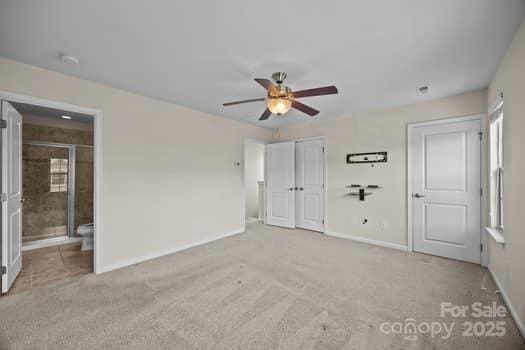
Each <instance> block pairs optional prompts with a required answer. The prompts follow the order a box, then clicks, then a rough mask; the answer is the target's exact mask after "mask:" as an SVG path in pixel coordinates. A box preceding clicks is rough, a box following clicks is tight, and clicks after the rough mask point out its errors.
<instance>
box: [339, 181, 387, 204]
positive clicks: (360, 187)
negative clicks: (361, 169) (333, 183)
mask: <svg viewBox="0 0 525 350" xmlns="http://www.w3.org/2000/svg"><path fill="white" fill-rule="evenodd" d="M346 188H351V189H356V190H358V192H349V193H348V195H349V196H359V200H360V201H364V200H365V198H366V196H370V195H371V194H372V192H366V190H367V189H368V190H376V189H380V188H381V186H379V185H359V184H351V185H346Z"/></svg>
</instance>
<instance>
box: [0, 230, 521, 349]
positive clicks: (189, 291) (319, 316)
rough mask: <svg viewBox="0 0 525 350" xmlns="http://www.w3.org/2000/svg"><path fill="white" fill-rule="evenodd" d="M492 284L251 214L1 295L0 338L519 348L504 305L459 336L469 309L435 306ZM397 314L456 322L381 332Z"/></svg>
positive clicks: (120, 343) (118, 345) (473, 274)
mask: <svg viewBox="0 0 525 350" xmlns="http://www.w3.org/2000/svg"><path fill="white" fill-rule="evenodd" d="M495 291H496V287H495V285H494V283H493V282H492V281H491V279H490V277H488V275H487V273H486V270H485V269H482V268H481V267H479V266H476V265H473V264H468V263H461V262H457V261H453V260H447V259H442V258H438V257H432V256H428V255H423V254H416V253H412V254H408V253H404V252H400V251H396V250H391V249H386V248H380V247H375V246H370V245H366V244H362V243H357V242H352V241H347V240H343V239H339V238H333V237H328V236H325V235H322V234H318V233H313V232H308V231H303V230H286V229H280V228H272V227H265V226H263V225H261V224H251V225H249V227H248V230H247V232H246V233H244V234H240V235H237V236H233V237H230V238H226V239H222V240H219V241H215V242H212V243H209V244H206V245H203V246H199V247H196V248H193V249H189V250H186V251H183V252H179V253H176V254H172V255H169V256H166V257H162V258H159V259H156V260H151V261H148V262H144V263H141V264H138V265H134V266H130V267H127V268H123V269H120V270H117V271H113V272H109V273H106V274H103V275H98V276H96V275H93V274H90V275H84V276H81V277H70V278H68V279H67V280H64V281H61V282H58V283H55V284H53V285H49V286H44V287H39V288H34V289H32V290H31V291H27V292H22V293H20V294H15V295H10V296H7V297H5V298H0V349H374V350H376V349H523V348H525V343H524V341H523V339H522V338H521V337H520V335H519V333H518V331H517V329H516V327H515V325H514V324H513V322H512V320H511V319H510V317H508V316H507V317H505V318H502V319H498V321H503V322H505V335H504V336H502V337H477V336H474V337H464V336H462V331H463V328H462V323H463V322H465V321H469V320H471V321H472V320H474V319H472V318H470V317H467V318H465V319H463V318H460V319H453V318H450V317H447V318H441V317H440V303H441V302H452V303H454V304H458V305H470V304H472V303H473V302H476V301H479V302H482V303H484V304H490V303H492V302H496V303H498V304H501V302H500V300H499V296H498V295H497V294H496V293H495ZM407 318H413V319H414V320H415V322H418V323H419V322H447V323H448V324H450V323H451V322H456V325H455V328H454V330H453V331H452V334H451V337H450V338H449V339H441V338H440V337H439V336H435V337H432V336H431V335H430V334H428V333H424V334H416V335H415V338H414V337H413V338H406V337H405V336H404V335H403V334H385V333H383V332H382V331H381V329H382V327H381V325H382V324H383V323H384V322H404V321H405V320H406V319H407ZM481 320H482V321H491V320H492V319H481ZM475 321H479V319H476V320H475ZM384 329H387V328H386V327H385V328H384ZM423 330H424V328H423Z"/></svg>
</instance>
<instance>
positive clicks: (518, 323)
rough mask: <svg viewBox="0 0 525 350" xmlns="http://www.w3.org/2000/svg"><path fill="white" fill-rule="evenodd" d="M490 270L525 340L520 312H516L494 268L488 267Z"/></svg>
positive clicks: (524, 330)
mask: <svg viewBox="0 0 525 350" xmlns="http://www.w3.org/2000/svg"><path fill="white" fill-rule="evenodd" d="M488 270H489V272H490V276H491V277H492V280H493V281H494V283H496V286H497V287H498V289H499V291H500V293H501V297H502V298H503V301H504V302H505V304H506V306H507V309H508V310H509V312H510V315H511V316H512V319H513V320H514V323H516V326H517V327H518V330H519V331H520V333H521V336H522V337H523V338H525V325H524V324H523V322H522V320H521V319H520V317H519V314H518V312H517V311H516V309H515V308H514V306H513V305H512V303H511V302H510V299H509V296H508V294H507V292H505V289H503V285H502V284H501V282H500V281H499V279H498V278H497V277H496V274H495V273H494V269H493V268H492V266H490V265H488Z"/></svg>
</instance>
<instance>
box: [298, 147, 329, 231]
mask: <svg viewBox="0 0 525 350" xmlns="http://www.w3.org/2000/svg"><path fill="white" fill-rule="evenodd" d="M295 161H296V163H295V186H296V187H295V188H294V189H295V202H296V207H295V208H296V210H295V224H296V226H297V227H301V228H305V229H308V230H313V231H319V232H324V185H325V179H324V140H311V141H298V142H297V143H296V147H295Z"/></svg>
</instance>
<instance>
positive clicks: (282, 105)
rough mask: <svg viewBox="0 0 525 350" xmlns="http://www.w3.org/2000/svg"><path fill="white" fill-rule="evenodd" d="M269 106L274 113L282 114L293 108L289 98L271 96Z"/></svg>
mask: <svg viewBox="0 0 525 350" xmlns="http://www.w3.org/2000/svg"><path fill="white" fill-rule="evenodd" d="M267 106H268V109H269V110H270V112H272V113H273V114H277V115H282V114H285V113H287V112H288V111H289V110H290V108H292V101H290V100H289V99H287V98H270V99H269V100H268V102H267Z"/></svg>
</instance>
